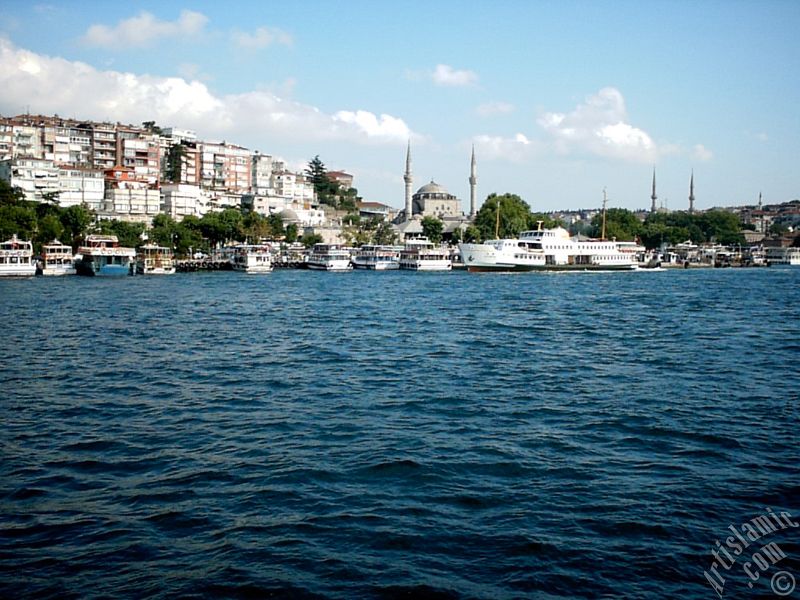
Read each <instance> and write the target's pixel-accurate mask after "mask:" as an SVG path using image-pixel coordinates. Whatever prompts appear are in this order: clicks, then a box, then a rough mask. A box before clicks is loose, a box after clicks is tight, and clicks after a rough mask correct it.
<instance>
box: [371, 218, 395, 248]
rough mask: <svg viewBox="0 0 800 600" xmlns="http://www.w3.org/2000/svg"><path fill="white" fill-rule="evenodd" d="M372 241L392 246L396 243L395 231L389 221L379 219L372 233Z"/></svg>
mask: <svg viewBox="0 0 800 600" xmlns="http://www.w3.org/2000/svg"><path fill="white" fill-rule="evenodd" d="M372 242H373V243H375V244H380V245H381V246H393V245H394V244H396V243H397V231H396V230H395V228H394V227H392V224H391V223H387V222H386V221H381V222H380V223H378V226H377V227H376V228H375V233H373V235H372Z"/></svg>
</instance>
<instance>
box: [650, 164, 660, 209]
mask: <svg viewBox="0 0 800 600" xmlns="http://www.w3.org/2000/svg"><path fill="white" fill-rule="evenodd" d="M650 200H652V201H653V203H652V204H651V205H650V212H651V213H654V212H656V210H657V208H656V200H658V196H656V168H655V167H653V193H652V194H651V195H650Z"/></svg>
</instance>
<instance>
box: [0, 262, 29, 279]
mask: <svg viewBox="0 0 800 600" xmlns="http://www.w3.org/2000/svg"><path fill="white" fill-rule="evenodd" d="M34 275H36V265H33V264H30V265H28V264H22V265H3V267H2V268H0V277H33V276H34Z"/></svg>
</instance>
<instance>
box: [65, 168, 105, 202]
mask: <svg viewBox="0 0 800 600" xmlns="http://www.w3.org/2000/svg"><path fill="white" fill-rule="evenodd" d="M58 185H59V190H60V194H59V195H58V203H59V206H61V208H67V207H68V206H75V205H78V204H85V205H86V206H87V207H88V208H89V209H91V210H101V209H102V207H103V200H104V196H105V181H104V177H103V171H101V170H98V169H89V168H81V167H74V166H70V165H59V167H58Z"/></svg>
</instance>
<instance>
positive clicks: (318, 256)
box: [306, 244, 353, 271]
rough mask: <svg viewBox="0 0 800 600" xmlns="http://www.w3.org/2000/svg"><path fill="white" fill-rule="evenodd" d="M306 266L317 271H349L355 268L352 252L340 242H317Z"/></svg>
mask: <svg viewBox="0 0 800 600" xmlns="http://www.w3.org/2000/svg"><path fill="white" fill-rule="evenodd" d="M306 266H307V267H308V268H309V269H313V270H315V271H349V270H351V269H352V268H353V265H352V264H351V263H350V253H349V252H348V251H347V250H345V249H343V248H342V247H341V246H339V245H338V244H315V245H314V247H313V248H312V250H311V253H310V254H309V255H308V260H307V261H306Z"/></svg>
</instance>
